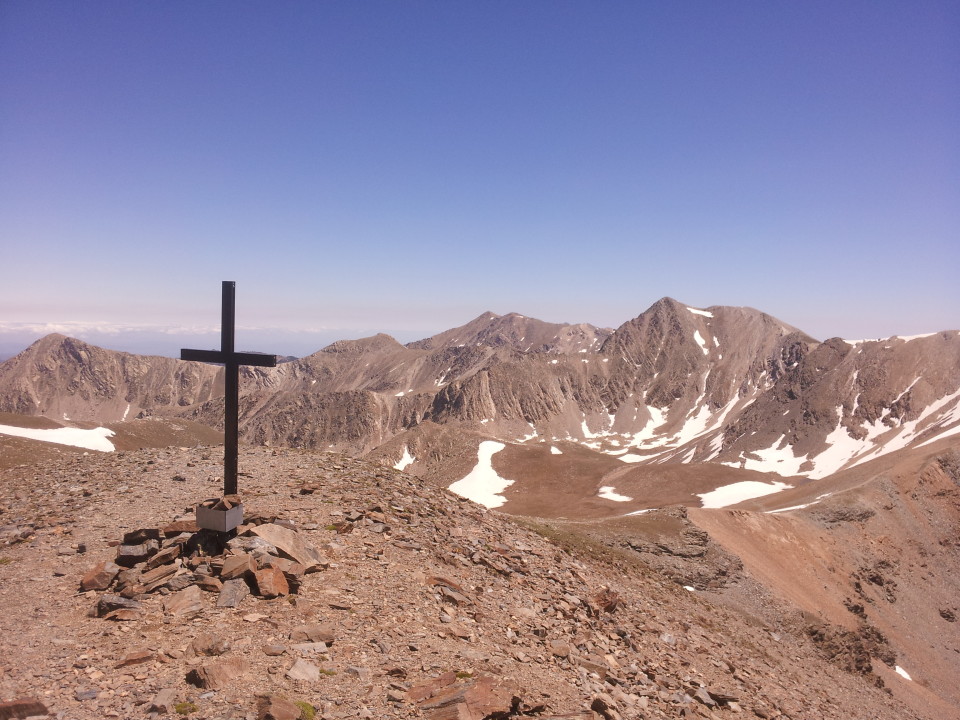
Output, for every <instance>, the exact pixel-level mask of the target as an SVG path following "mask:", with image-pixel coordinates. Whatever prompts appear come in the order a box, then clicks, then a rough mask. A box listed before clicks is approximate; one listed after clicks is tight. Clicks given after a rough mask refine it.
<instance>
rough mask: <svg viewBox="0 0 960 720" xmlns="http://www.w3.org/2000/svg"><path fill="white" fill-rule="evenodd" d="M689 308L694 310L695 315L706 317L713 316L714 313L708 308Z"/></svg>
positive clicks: (691, 310)
mask: <svg viewBox="0 0 960 720" xmlns="http://www.w3.org/2000/svg"><path fill="white" fill-rule="evenodd" d="M687 310H689V311H690V312H692V313H693V314H694V315H703V316H704V317H708V318H712V317H713V313H712V312H710V311H708V310H697V309H696V308H692V307H688V308H687Z"/></svg>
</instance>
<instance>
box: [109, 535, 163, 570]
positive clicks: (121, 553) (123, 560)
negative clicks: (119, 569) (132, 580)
mask: <svg viewBox="0 0 960 720" xmlns="http://www.w3.org/2000/svg"><path fill="white" fill-rule="evenodd" d="M159 550H160V543H159V542H157V541H156V540H147V541H146V542H144V543H141V544H139V545H120V546H118V547H117V559H116V562H117V565H122V566H123V567H128V568H129V567H133V566H134V565H137V564H139V563H142V562H145V561H146V560H147V559H149V558H150V557H152V556H153V555H155V554H156V553H157V552H158V551H159Z"/></svg>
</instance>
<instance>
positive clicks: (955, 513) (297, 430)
mask: <svg viewBox="0 0 960 720" xmlns="http://www.w3.org/2000/svg"><path fill="white" fill-rule="evenodd" d="M222 393H223V375H222V369H221V368H218V367H215V366H208V365H203V364H199V363H191V362H183V361H179V360H172V359H169V358H154V357H144V356H136V355H130V354H127V353H117V352H112V351H107V350H103V349H102V348H97V347H94V346H91V345H88V344H86V343H83V342H82V341H79V340H76V339H73V338H66V337H63V336H58V335H51V336H48V337H46V338H43V339H41V340H40V341H38V342H37V343H35V344H34V345H33V346H31V347H30V348H28V349H27V350H25V351H24V352H23V353H20V354H19V355H17V356H15V357H13V358H11V359H9V360H7V361H5V362H3V363H0V426H4V428H3V429H0V631H2V633H3V635H2V636H3V638H4V648H5V650H6V652H5V653H4V654H3V656H2V657H0V720H3V719H4V718H23V717H30V716H36V717H44V718H50V717H56V718H59V719H61V720H69V719H71V718H72V719H74V720H83V719H85V718H102V717H116V718H144V717H170V716H188V717H196V718H211V719H219V718H255V719H256V720H268V719H269V718H297V717H303V718H305V719H308V718H310V717H320V718H330V719H333V718H352V717H361V718H362V717H368V718H390V717H396V718H402V717H424V718H432V719H433V720H448V719H449V720H467V719H469V720H484V719H487V718H489V719H491V720H492V719H502V718H511V717H514V718H519V717H539V718H545V719H546V718H561V717H564V718H593V719H599V718H603V719H604V720H610V719H615V718H624V719H626V718H674V717H704V718H720V717H730V718H735V717H760V718H766V719H768V720H772V719H773V718H783V719H785V720H800V719H806V718H810V719H813V718H878V719H886V718H891V719H892V718H897V719H901V718H906V719H912V718H916V719H918V720H927V719H929V720H933V719H934V718H936V719H937V720H940V719H941V718H947V717H958V716H960V690H958V688H957V685H956V680H955V679H956V677H957V676H958V675H960V632H958V626H957V624H956V618H957V614H958V613H960V604H958V602H957V598H958V597H960V541H958V539H957V538H958V537H960V532H958V530H960V433H958V428H960V333H958V332H957V331H945V332H942V333H936V334H933V335H928V336H923V337H916V338H890V339H886V340H873V341H857V342H852V341H843V340H840V339H837V338H834V339H830V340H826V341H824V342H819V341H817V340H814V339H813V338H810V337H809V336H807V335H806V334H804V333H803V332H802V331H800V330H798V329H797V328H793V327H791V326H789V325H786V324H785V323H782V322H781V321H779V320H777V319H776V318H772V317H770V316H768V315H766V314H764V313H761V312H759V311H756V310H752V309H750V308H729V307H712V308H708V309H698V308H690V307H687V306H685V305H682V304H680V303H678V302H676V301H674V300H671V299H669V298H665V299H663V300H661V301H659V302H658V303H656V304H655V305H654V306H653V307H651V308H650V309H649V310H647V311H646V312H645V313H642V314H641V315H640V316H638V317H637V318H635V319H634V320H632V321H630V322H628V323H625V324H624V325H623V326H621V327H620V328H617V329H615V330H609V329H600V328H595V327H592V326H589V325H558V324H551V323H544V322H542V321H539V320H535V319H532V318H527V317H524V316H522V315H517V314H515V313H512V314H509V315H505V316H498V315H494V314H492V313H485V314H484V315H481V316H480V317H478V318H477V319H476V320H474V321H472V322H470V323H468V324H467V325H464V326H462V327H460V328H454V329H452V330H449V331H446V332H444V333H440V334H439V335H436V336H434V337H432V338H426V339H424V340H421V341H418V342H416V343H410V344H408V345H406V346H404V345H401V344H399V343H397V342H396V341H395V340H394V339H393V338H390V337H389V336H386V335H378V336H376V337H373V338H365V339H361V340H345V341H339V342H336V343H333V344H332V345H330V346H328V347H327V348H324V349H322V350H321V351H318V352H317V353H314V354H313V355H310V356H308V357H306V358H301V359H299V360H291V361H290V362H284V363H282V364H280V365H279V366H278V367H277V368H275V369H274V368H270V369H268V368H254V369H251V368H246V369H244V370H242V377H241V393H242V394H241V408H240V409H241V436H242V438H243V439H244V441H245V442H246V443H248V444H247V445H245V446H244V447H242V452H241V459H240V469H241V477H240V491H241V494H242V500H243V503H244V507H245V518H246V521H245V524H244V525H243V526H241V527H240V528H239V529H238V531H237V532H236V533H234V534H231V535H230V536H221V535H219V534H217V533H211V532H209V531H198V530H197V528H196V526H195V524H194V509H195V507H196V505H197V504H198V503H199V502H201V501H204V500H207V499H218V498H219V496H220V493H221V492H222V479H221V478H220V474H221V473H222V470H221V468H222V465H221V462H222V458H223V452H222V447H221V446H220V444H221V443H222V434H221V432H220V431H219V430H218V429H217V428H218V427H222V414H223V398H222ZM25 429H30V430H48V431H56V432H60V433H67V435H70V434H71V433H76V432H86V433H87V436H96V437H97V438H99V439H100V440H101V441H103V444H101V445H91V446H88V447H90V448H91V449H88V450H85V449H83V448H79V447H73V446H70V445H58V444H54V442H40V441H38V440H36V439H31V438H30V437H27V436H25V435H29V434H30V433H26V432H25ZM59 437H61V438H63V437H64V436H62V435H61V436H59ZM108 438H109V441H108V440H107V439H108ZM48 439H49V438H48ZM64 441H65V440H62V439H61V442H64ZM94 447H99V448H100V449H101V450H103V449H107V450H109V449H110V448H113V450H114V451H113V452H101V451H98V450H95V449H92V448H94ZM484 448H486V452H487V454H486V455H485V457H486V460H484V459H483V458H482V457H481V456H482V455H483V452H484ZM484 462H485V463H486V464H487V467H486V468H483V467H482V466H483V464H484ZM397 468H403V470H400V469H397ZM478 472H479V473H481V474H482V475H483V477H484V478H486V480H484V482H487V481H489V479H490V478H494V479H496V480H497V481H498V482H499V481H503V489H502V490H501V491H499V493H500V494H499V495H497V496H496V498H495V500H496V502H499V503H501V504H500V505H499V507H498V509H497V510H490V509H488V508H486V507H483V506H481V505H477V504H475V503H473V502H471V501H470V500H467V499H465V498H463V497H459V496H457V495H454V494H452V493H450V492H449V491H448V490H447V488H448V487H450V486H451V484H452V483H454V482H455V481H457V480H460V479H462V478H465V477H467V476H468V475H471V474H474V473H478ZM741 483H744V484H748V485H750V486H751V487H752V488H756V487H758V486H759V487H760V488H761V489H762V490H763V491H764V492H766V491H772V490H777V492H775V493H773V494H769V495H765V496H762V497H756V495H752V496H751V495H750V494H747V495H746V497H753V498H754V499H750V500H742V498H740V499H735V500H726V501H722V502H718V504H715V505H713V506H712V507H711V505H712V503H710V502H708V498H711V499H712V498H714V497H715V496H716V494H717V493H720V494H723V493H725V492H729V491H730V489H731V488H733V489H736V488H738V487H740V484H741ZM734 495H736V493H734ZM226 501H227V502H232V501H233V500H232V499H231V498H226ZM489 504H493V505H494V506H496V503H489ZM233 535H236V536H235V537H234V536H233ZM227 540H229V542H227ZM297 703H299V705H297Z"/></svg>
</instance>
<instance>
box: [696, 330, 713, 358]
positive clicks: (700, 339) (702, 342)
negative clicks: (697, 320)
mask: <svg viewBox="0 0 960 720" xmlns="http://www.w3.org/2000/svg"><path fill="white" fill-rule="evenodd" d="M693 339H694V340H696V341H697V345H699V346H700V349H701V350H703V354H704V355H708V354H709V353H710V351H709V350H707V341H706V340H704V339H703V335H701V334H700V331H699V330H694V331H693Z"/></svg>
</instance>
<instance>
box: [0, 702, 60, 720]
mask: <svg viewBox="0 0 960 720" xmlns="http://www.w3.org/2000/svg"><path fill="white" fill-rule="evenodd" d="M49 714H50V711H49V710H47V706H46V705H44V704H43V703H42V702H40V701H39V700H37V699H36V698H20V699H18V700H10V701H8V702H0V720H14V718H28V717H33V716H34V715H49Z"/></svg>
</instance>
